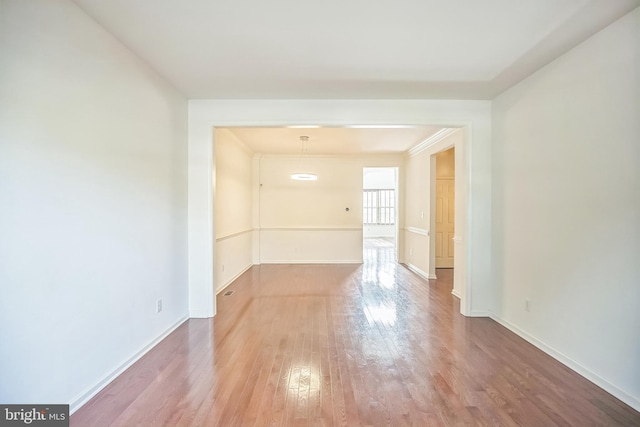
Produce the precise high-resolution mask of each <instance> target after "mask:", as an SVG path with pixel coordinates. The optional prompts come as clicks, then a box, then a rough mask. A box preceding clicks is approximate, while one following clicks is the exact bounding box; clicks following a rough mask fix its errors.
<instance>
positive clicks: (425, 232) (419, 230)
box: [405, 227, 429, 237]
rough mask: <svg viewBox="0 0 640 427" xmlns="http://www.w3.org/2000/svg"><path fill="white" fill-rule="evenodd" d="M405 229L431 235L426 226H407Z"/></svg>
mask: <svg viewBox="0 0 640 427" xmlns="http://www.w3.org/2000/svg"><path fill="white" fill-rule="evenodd" d="M405 230H407V231H408V232H409V233H414V234H421V235H423V236H427V237H429V230H425V229H424V228H418V227H405Z"/></svg>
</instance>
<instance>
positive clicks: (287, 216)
mask: <svg viewBox="0 0 640 427" xmlns="http://www.w3.org/2000/svg"><path fill="white" fill-rule="evenodd" d="M402 162H403V159H402V156H399V155H398V156H305V157H300V156H284V155H283V156H278V155H264V156H261V157H260V166H259V167H260V172H259V173H260V183H259V185H260V187H259V188H260V208H259V211H260V260H261V262H262V263H282V262H287V263H288V262H305V263H306V262H311V263H327V262H338V263H340V262H345V263H346V262H356V263H357V262H362V185H363V183H362V182H363V174H362V170H363V168H364V167H367V166H394V167H399V166H401V164H402ZM302 169H304V171H308V172H311V173H315V174H317V175H318V180H317V181H294V180H292V179H291V177H290V175H291V173H293V172H299V171H300V170H302ZM347 208H348V209H349V211H348V212H347V211H346V209H347Z"/></svg>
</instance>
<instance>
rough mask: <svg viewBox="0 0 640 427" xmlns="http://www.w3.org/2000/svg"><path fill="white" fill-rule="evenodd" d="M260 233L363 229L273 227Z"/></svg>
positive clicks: (353, 229) (352, 229) (357, 229)
mask: <svg viewBox="0 0 640 427" xmlns="http://www.w3.org/2000/svg"><path fill="white" fill-rule="evenodd" d="M258 231H362V227H359V228H347V227H344V228H335V227H334V228H322V227H273V228H260V229H258Z"/></svg>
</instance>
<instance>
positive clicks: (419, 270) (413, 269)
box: [405, 263, 429, 281]
mask: <svg viewBox="0 0 640 427" xmlns="http://www.w3.org/2000/svg"><path fill="white" fill-rule="evenodd" d="M405 265H406V266H407V268H408V269H409V270H411V271H413V272H414V273H416V274H417V275H418V276H420V277H422V278H423V279H424V280H427V281H428V280H429V275H428V274H427V273H425V272H424V271H422V270H421V269H419V268H418V267H416V266H415V265H413V264H411V263H406V264H405Z"/></svg>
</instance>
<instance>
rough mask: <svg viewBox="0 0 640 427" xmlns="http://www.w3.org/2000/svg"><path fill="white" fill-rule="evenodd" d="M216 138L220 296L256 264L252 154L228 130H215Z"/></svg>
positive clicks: (216, 211)
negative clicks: (254, 257)
mask: <svg viewBox="0 0 640 427" xmlns="http://www.w3.org/2000/svg"><path fill="white" fill-rule="evenodd" d="M214 138H215V164H216V169H215V171H216V180H215V188H214V193H215V205H214V206H215V233H216V234H215V235H216V248H215V249H216V250H215V251H214V254H215V276H214V277H215V291H216V293H218V292H220V291H221V290H222V289H224V288H225V287H226V286H227V285H229V284H230V283H231V282H232V281H233V280H235V279H236V278H237V277H238V276H239V275H240V274H242V273H243V272H244V271H245V270H247V269H248V268H249V267H251V265H252V264H253V262H252V244H253V242H252V231H253V224H252V221H253V218H252V216H253V177H252V167H253V165H252V164H253V152H252V151H251V150H250V149H249V148H248V147H247V146H246V145H244V143H243V142H242V141H240V140H239V139H238V138H237V137H236V136H235V135H234V134H233V133H232V132H231V131H229V130H228V129H216V131H215V136H214Z"/></svg>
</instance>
